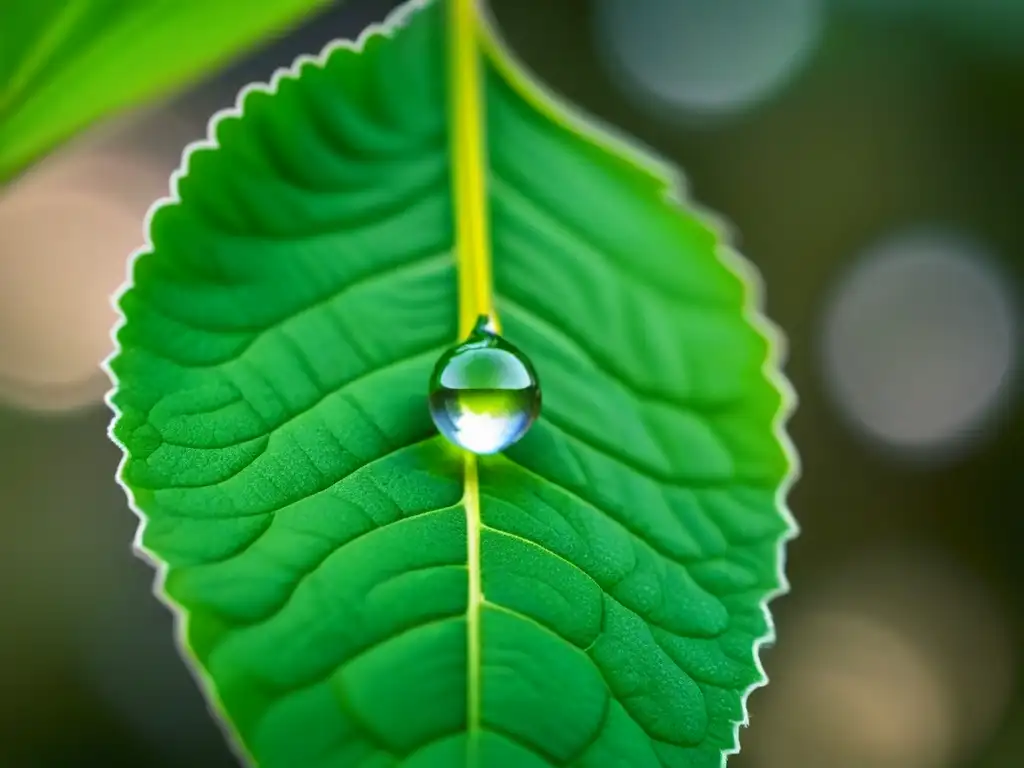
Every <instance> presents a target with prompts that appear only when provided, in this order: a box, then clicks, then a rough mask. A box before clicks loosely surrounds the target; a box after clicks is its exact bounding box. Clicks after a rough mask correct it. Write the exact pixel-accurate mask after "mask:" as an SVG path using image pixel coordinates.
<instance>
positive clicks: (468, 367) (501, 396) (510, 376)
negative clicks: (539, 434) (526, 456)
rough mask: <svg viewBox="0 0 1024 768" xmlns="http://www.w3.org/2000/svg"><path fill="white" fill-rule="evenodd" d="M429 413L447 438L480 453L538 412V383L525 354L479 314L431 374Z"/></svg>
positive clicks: (502, 442) (512, 436) (522, 428)
mask: <svg viewBox="0 0 1024 768" xmlns="http://www.w3.org/2000/svg"><path fill="white" fill-rule="evenodd" d="M429 404H430V415H431V417H432V418H433V419H434V424H436V425H437V428H438V430H440V432H441V434H442V435H444V436H445V437H446V438H448V440H450V441H451V442H453V443H454V444H455V445H458V446H460V447H462V448H465V449H466V450H469V451H472V452H473V453H479V454H490V453H497V452H498V451H502V450H504V449H505V448H508V447H509V446H510V445H512V444H513V443H515V442H516V441H517V440H519V438H521V437H522V436H523V435H525V434H526V431H527V430H528V429H529V428H530V425H531V424H533V421H534V419H536V418H537V414H538V413H540V385H539V384H538V382H537V374H536V373H535V372H534V370H533V366H532V365H531V364H530V361H529V360H528V359H527V358H526V356H525V355H524V354H523V353H522V352H520V351H519V350H518V349H516V347H514V346H513V345H512V344H510V343H509V342H507V341H505V339H503V338H502V337H501V336H499V335H498V334H496V333H495V332H494V327H493V325H492V324H491V322H490V320H489V318H487V317H486V316H481V317H480V319H479V320H478V321H477V324H476V327H474V328H473V331H472V332H471V333H470V334H469V337H468V338H467V339H466V340H465V341H464V342H462V343H461V344H458V345H456V346H454V347H452V348H451V349H449V350H448V351H447V352H445V353H444V354H443V355H441V358H440V359H439V360H438V361H437V365H436V366H435V367H434V373H433V375H432V376H431V377H430V395H429Z"/></svg>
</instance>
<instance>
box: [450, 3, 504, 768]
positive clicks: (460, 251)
mask: <svg viewBox="0 0 1024 768" xmlns="http://www.w3.org/2000/svg"><path fill="white" fill-rule="evenodd" d="M448 22H449V25H448V47H449V58H450V62H449V67H450V83H449V89H450V92H449V103H450V109H451V128H452V135H451V161H452V183H453V184H452V185H453V189H454V196H455V205H454V211H455V250H456V260H457V265H458V275H459V277H458V280H459V338H460V339H462V338H465V337H466V335H468V334H469V332H470V331H471V330H472V329H473V327H474V326H475V325H476V321H477V319H478V318H479V317H480V316H481V315H487V316H488V317H489V318H491V322H492V324H493V326H494V328H495V330H497V329H498V327H499V326H498V318H497V315H496V313H495V311H494V301H493V293H492V287H491V252H490V231H489V227H488V223H489V220H488V210H487V187H486V168H487V165H486V151H485V146H484V115H483V111H484V107H483V94H482V90H481V79H480V51H479V40H478V33H479V29H478V23H479V22H478V19H477V14H476V7H475V5H474V0H449V2H448ZM462 501H463V506H464V507H465V509H466V562H467V567H468V572H469V578H468V582H469V586H468V590H469V594H468V601H467V605H466V728H467V741H468V762H469V764H470V765H474V764H476V763H477V762H478V743H479V733H480V650H481V648H480V611H481V607H482V605H483V600H484V596H483V589H482V587H481V578H480V529H481V519H480V484H479V476H478V473H477V460H476V456H474V455H473V454H472V453H469V452H468V451H467V452H466V454H465V481H464V490H463V499H462Z"/></svg>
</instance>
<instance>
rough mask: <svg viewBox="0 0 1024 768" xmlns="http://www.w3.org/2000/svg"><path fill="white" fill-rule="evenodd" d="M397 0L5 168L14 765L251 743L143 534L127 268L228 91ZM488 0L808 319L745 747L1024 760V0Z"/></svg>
mask: <svg viewBox="0 0 1024 768" xmlns="http://www.w3.org/2000/svg"><path fill="white" fill-rule="evenodd" d="M393 5H394V4H393V3H389V2H371V1H370V0H349V2H346V3H344V4H341V5H340V6H339V7H337V8H336V9H333V10H331V11H329V12H328V13H326V14H324V15H322V16H320V17H318V18H316V19H313V20H311V21H310V22H309V23H308V24H306V25H305V26H304V27H302V28H301V29H299V30H298V31H296V32H295V33H293V34H291V35H289V36H288V37H287V38H285V39H282V40H277V41H273V42H271V43H270V44H268V45H267V46H265V47H264V49H262V50H261V51H260V52H259V53H257V54H256V55H253V56H251V57H249V58H248V59H246V60H244V61H242V62H240V63H238V64H237V65H235V66H233V67H231V68H230V69H228V70H227V71H225V72H223V73H220V74H219V75H218V76H216V77H214V78H212V79H210V80H208V81H207V82H206V83H204V84H202V85H201V86H200V87H198V88H195V89H193V90H192V91H191V92H188V93H185V94H182V95H181V96H180V97H178V98H176V99H174V100H173V101H170V102H168V103H164V104H159V105H156V106H155V107H153V108H150V109H147V110H145V111H143V112H139V113H136V114H132V115H128V116H122V117H120V118H118V119H117V120H114V121H112V122H108V123H107V124H105V125H102V126H100V127H99V128H98V129H96V130H93V131H91V132H90V133H89V134H88V135H86V136H83V137H81V139H80V140H77V141H75V142H74V143H73V144H71V145H68V146H66V147H64V148H63V149H61V150H60V151H59V152H57V153H56V154H54V155H52V156H50V157H49V158H47V160H46V161H45V162H44V163H42V164H40V165H38V166H36V167H35V168H33V169H32V170H31V171H30V172H29V173H28V174H26V175H24V176H23V177H21V178H19V179H18V180H17V181H16V182H15V183H13V184H12V185H11V186H9V187H8V188H6V189H3V190H0V514H2V516H3V536H2V537H0V608H2V609H3V617H4V618H3V622H4V623H3V631H2V632H0V691H2V695H0V768H50V767H51V766H92V765H122V764H127V765H133V766H138V767H139V768H148V767H149V766H153V767H154V768H178V767H184V766H189V767H190V768H195V767H197V766H200V767H202V768H206V767H207V766H209V767H210V768H218V767H219V766H225V767H226V766H231V765H233V764H234V763H233V761H232V758H231V757H230V755H229V753H228V752H227V750H226V748H225V747H224V745H223V743H222V740H221V737H220V735H219V733H218V731H217V729H216V726H215V725H214V723H213V722H212V721H211V720H210V718H209V717H208V715H207V714H206V712H205V710H204V706H203V702H202V700H201V698H200V695H199V693H198V691H197V690H196V688H195V686H194V684H193V683H192V680H191V678H190V677H189V674H188V672H187V671H186V669H185V667H184V666H183V664H182V663H181V661H180V660H179V658H178V657H177V655H176V652H175V650H174V645H173V640H172V629H171V619H170V615H169V614H168V612H167V611H166V610H165V609H164V608H163V607H162V606H161V605H160V604H159V603H157V601H156V600H154V599H153V598H152V597H151V595H150V583H151V579H152V571H151V570H150V568H149V567H148V566H147V565H145V564H144V563H142V562H141V561H138V560H136V559H135V558H134V557H133V555H132V553H131V540H132V536H133V533H134V529H135V522H136V521H135V518H134V517H133V516H132V514H131V513H130V512H129V510H128V509H127V507H126V503H125V499H124V497H123V495H122V493H121V491H120V489H119V488H118V487H117V485H116V484H115V482H114V479H113V478H114V472H115V469H116V467H117V462H118V458H119V454H118V451H117V449H116V448H115V447H114V446H113V445H111V444H110V443H109V442H108V440H107V438H106V426H107V423H108V421H109V413H108V411H107V410H106V408H105V406H104V405H103V403H102V396H103V393H104V391H105V389H106V388H107V382H106V380H105V377H104V376H103V375H102V374H101V373H100V372H99V369H98V367H97V363H98V362H99V361H100V360H101V359H102V358H103V357H105V356H106V355H107V353H108V352H109V347H110V342H109V335H108V334H109V329H110V326H111V325H112V323H113V321H114V316H113V313H112V311H111V309H110V307H109V303H108V297H109V295H110V294H111V293H113V292H114V291H115V290H116V288H117V287H118V286H119V284H120V282H121V280H122V279H123V275H124V269H125V260H126V258H127V256H128V254H129V253H130V252H131V251H132V250H133V249H134V248H135V247H137V246H138V245H140V244H141V241H142V229H141V226H142V219H143V216H144V215H145V212H146V210H147V209H148V207H149V205H150V203H151V202H152V201H153V200H155V199H157V198H158V197H161V196H162V195H163V194H164V193H165V192H166V189H167V178H168V176H169V174H170V172H171V170H172V169H174V168H175V167H176V166H177V164H178V161H179V158H180V155H181V150H182V148H183V147H184V145H185V144H186V143H188V142H189V141H192V140H194V139H198V138H201V137H202V136H203V135H204V132H205V126H206V121H207V119H208V118H209V116H210V115H211V114H212V113H213V112H214V111H215V110H217V109H219V108H221V107H224V106H229V105H230V104H232V103H233V102H234V97H235V94H236V93H237V91H238V90H239V88H240V87H241V86H243V85H244V84H245V83H247V82H249V81H251V80H261V81H262V80H267V79H268V78H269V76H270V75H271V73H272V72H273V71H274V70H275V69H276V68H278V67H280V66H284V65H288V64H290V63H291V61H292V60H293V59H294V57H295V56H296V55H298V54H301V53H315V52H317V51H319V49H320V48H321V47H322V46H323V45H324V44H326V43H327V42H328V41H329V40H331V39H332V38H335V37H339V36H345V37H353V36H355V35H356V34H358V32H359V31H360V30H361V29H362V28H363V27H364V26H365V25H366V24H367V23H369V22H371V21H373V20H379V19H381V18H383V16H384V15H385V13H386V12H387V11H388V10H389V8H390V7H392V6H393ZM493 7H494V11H495V14H496V16H497V18H498V20H499V22H500V25H501V27H502V29H503V30H504V32H505V35H506V37H507V39H508V40H509V42H510V43H511V45H512V47H513V48H514V49H515V50H516V51H517V52H518V53H519V55H520V56H521V57H522V58H523V59H524V61H525V62H526V63H527V64H528V65H529V66H530V67H531V68H532V69H533V70H534V71H535V73H536V74H537V75H538V77H539V78H540V79H541V80H542V81H544V82H546V83H547V84H549V85H550V86H551V87H552V88H553V89H554V90H556V91H557V92H559V93H561V94H563V95H564V96H566V97H568V98H569V99H571V100H573V101H575V102H576V103H578V104H579V105H580V106H581V107H583V108H584V109H586V110H587V111H589V112H590V113H592V114H595V115H597V116H599V117H600V118H601V119H602V120H604V121H606V122H607V123H610V124H613V125H615V126H617V127H619V128H621V129H622V130H623V131H625V132H627V133H629V134H631V135H633V136H635V137H637V138H638V139H639V140H640V141H642V142H643V143H645V144H647V145H649V146H651V147H653V148H655V149H656V150H657V151H659V152H660V153H661V154H663V155H664V156H666V157H668V158H671V159H672V160H674V161H676V162H678V163H679V164H680V165H681V166H682V167H683V168H684V169H685V172H686V175H687V178H688V180H689V183H690V191H691V194H692V195H693V197H694V198H695V199H696V200H697V201H698V202H699V203H700V204H701V205H702V206H704V207H708V208H710V209H712V210H713V211H715V212H717V213H718V214H720V215H721V216H722V217H723V218H724V219H725V220H726V221H727V222H729V224H730V225H731V227H732V228H733V229H734V232H735V234H734V243H735V245H736V246H737V247H738V249H739V250H740V251H741V252H742V253H744V254H745V255H746V256H747V257H748V258H749V259H750V260H751V261H753V262H754V264H756V265H757V267H758V268H759V269H760V271H761V273H762V275H763V277H764V282H765V284H766V288H767V297H768V298H767V311H768V313H769V315H770V316H771V317H772V318H773V319H774V320H775V321H776V322H777V323H778V324H779V325H781V326H782V328H783V330H784V331H785V332H786V334H787V335H788V337H789V354H788V359H787V362H786V371H787V373H788V375H789V376H790V378H791V380H792V381H793V383H794V385H795V387H796V389H797V391H798V392H799V393H800V396H801V403H800V407H799V409H798V411H797V413H796V416H795V417H794V419H793V420H792V422H791V424H790V429H791V434H792V436H793V439H794V441H795V442H796V445H797V447H798V449H799V450H800V453H801V456H802V464H803V475H802V478H801V479H800V481H799V483H798V484H797V485H796V487H795V489H794V491H793V493H792V495H791V506H792V508H793V511H794V513H795V515H796V517H797V518H798V520H799V521H800V523H801V526H802V528H803V535H802V537H801V538H800V539H798V540H797V541H796V542H795V543H794V544H793V545H792V546H791V549H790V558H789V574H790V577H791V582H792V586H793V592H792V594H791V595H789V596H786V597H784V598H781V599H779V600H778V601H777V602H776V603H775V604H774V609H775V612H776V617H777V624H778V635H779V644H778V647H777V648H772V649H770V650H767V651H765V653H764V661H765V666H766V668H767V670H768V673H769V674H770V675H771V677H772V679H773V683H772V685H771V686H770V687H768V688H766V689H762V690H759V691H757V692H756V693H755V694H754V695H753V696H752V697H751V700H750V704H751V727H750V728H749V729H747V730H745V731H744V732H743V735H742V743H743V747H744V750H743V754H742V755H741V756H740V757H737V758H734V759H733V760H731V761H730V768H731V767H732V766H737V768H826V767H827V768H890V767H891V768H959V767H961V766H962V767H964V768H1015V767H1019V766H1021V765H1024V684H1022V681H1024V643H1022V642H1021V641H1022V637H1024V466H1022V465H1024V409H1022V408H1021V405H1022V400H1024V397H1022V395H1024V387H1022V382H1021V380H1020V378H1019V377H1018V376H1017V373H1018V370H1019V368H1020V364H1021V360H1020V359H1019V358H1020V356H1021V353H1022V351H1024V344H1022V339H1024V309H1022V307H1024V303H1022V296H1024V224H1022V215H1024V2H1018V0H975V1H974V2H968V0H767V1H766V0H590V2H587V1H586V0H559V1H558V2H551V0H528V1H527V0H495V1H494V2H493ZM0 44H2V30H0ZM525 161H526V162H529V159H528V158H527V159H525ZM538 172H543V170H542V169H538ZM636 257H637V258H638V259H640V258H643V254H642V253H638V254H636Z"/></svg>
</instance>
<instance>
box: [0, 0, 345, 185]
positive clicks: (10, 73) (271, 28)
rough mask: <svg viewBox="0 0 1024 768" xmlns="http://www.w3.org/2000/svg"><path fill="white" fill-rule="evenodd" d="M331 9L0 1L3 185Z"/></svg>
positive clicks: (222, 2) (296, 4)
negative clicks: (91, 129)
mask: <svg viewBox="0 0 1024 768" xmlns="http://www.w3.org/2000/svg"><path fill="white" fill-rule="evenodd" d="M328 1H329V0H273V1H272V2H250V1H249V0H217V2H206V1H205V0H5V1H4V2H0V182H2V181H4V180H6V179H9V178H11V177H12V176H14V175H15V174H16V173H17V172H19V171H20V170H22V169H23V168H24V167H25V166H27V165H28V164H29V163H31V162H33V161H35V160H36V159H38V158H39V157H40V156H41V155H42V154H44V153H45V152H48V151H49V150H50V149H52V148H53V147H54V146H55V145H56V144H58V143H60V142H62V141H64V140H65V139H67V138H68V137H70V136H71V135H72V134H74V133H77V132H78V131H80V130H81V129H83V128H85V127H86V126H88V125H89V124H91V123H93V122H94V121H95V120H97V119H99V118H102V117H105V116H107V115H109V114H112V113H115V112H118V111H120V110H122V109H125V108H127V107H131V106H135V105H137V104H139V103H142V102H144V101H147V100H149V99H153V98H156V97H158V96H163V95H166V94H167V93H169V92H170V91H172V90H173V89H174V88H176V87H180V86H183V85H186V84H188V83H189V82H191V81H193V80H195V79H198V78H199V77H200V76H202V75H203V74H205V73H207V72H209V71H212V70H213V69H215V68H217V67H218V66H221V65H223V64H225V63H226V62H227V61H228V60H229V59H230V58H231V57H232V56H234V55H236V54H238V53H240V52H242V51H244V50H245V49H246V48H248V47H250V46H252V45H253V44H255V43H257V42H259V41H260V40H261V39H262V38H264V37H266V36H268V35H271V34H274V33H276V32H280V31H282V30H283V29H285V28H286V27H287V26H289V25H290V24H292V23H294V22H296V21H297V20H298V19H300V18H301V17H302V16H303V15H304V14H306V13H309V12H310V11H312V10H314V9H316V8H318V7H321V6H325V5H326V4H327V2H328Z"/></svg>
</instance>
